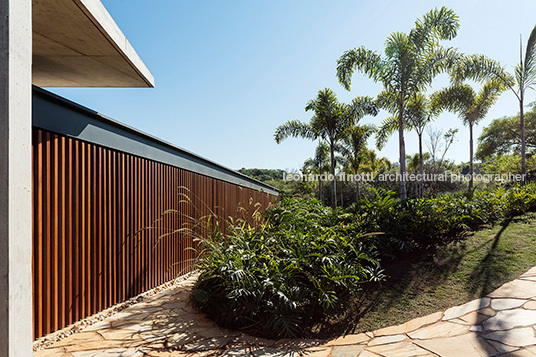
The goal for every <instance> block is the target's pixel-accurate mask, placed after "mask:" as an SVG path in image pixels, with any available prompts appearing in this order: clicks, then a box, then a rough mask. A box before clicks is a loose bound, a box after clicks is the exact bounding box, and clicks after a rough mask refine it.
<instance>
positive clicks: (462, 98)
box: [431, 80, 505, 191]
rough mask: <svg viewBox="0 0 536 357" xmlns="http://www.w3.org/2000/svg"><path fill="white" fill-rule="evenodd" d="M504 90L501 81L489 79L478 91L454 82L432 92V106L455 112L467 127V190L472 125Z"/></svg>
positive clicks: (471, 154) (471, 158) (471, 173)
mask: <svg viewBox="0 0 536 357" xmlns="http://www.w3.org/2000/svg"><path fill="white" fill-rule="evenodd" d="M504 90H505V87H504V84H503V83H502V82H501V81H498V80H491V81H488V82H486V83H485V84H484V86H483V87H482V89H481V90H480V91H479V92H478V93H475V91H474V90H473V88H472V87H471V86H470V85H468V84H464V83H456V84H453V85H452V86H451V87H449V88H445V89H443V90H440V91H438V92H435V93H434V94H432V97H431V103H432V107H434V108H436V110H448V111H451V112H454V113H457V114H458V115H459V117H460V118H461V119H462V121H463V124H464V125H467V126H468V127H469V171H470V175H471V177H470V180H469V191H471V190H472V189H473V126H474V125H476V124H478V122H479V121H480V120H482V119H483V118H484V117H485V116H486V114H487V113H488V111H489V109H490V108H491V106H492V105H493V104H494V103H495V102H496V101H497V99H498V98H499V96H500V95H501V93H502V92H503V91H504Z"/></svg>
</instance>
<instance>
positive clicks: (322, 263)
mask: <svg viewBox="0 0 536 357" xmlns="http://www.w3.org/2000/svg"><path fill="white" fill-rule="evenodd" d="M372 193H373V195H374V197H373V198H371V199H367V200H361V201H359V203H358V204H356V205H354V206H351V207H349V208H347V209H344V210H343V209H332V208H329V207H325V206H324V205H322V203H321V202H320V201H318V200H316V199H291V198H284V199H282V200H281V201H280V203H279V205H277V206H275V207H273V208H271V209H268V210H267V211H266V213H265V215H264V221H262V222H261V221H257V223H256V224H249V223H247V222H246V221H245V220H239V221H236V222H228V224H227V225H228V230H227V231H222V230H221V229H220V225H219V224H220V223H219V221H218V220H212V219H211V217H209V218H208V219H207V220H206V222H205V224H206V231H207V232H210V236H209V237H208V238H207V239H204V240H201V242H200V249H201V251H200V257H201V259H200V260H199V263H198V268H199V269H200V271H201V274H200V276H199V278H198V280H197V283H196V285H195V288H194V292H193V294H192V303H193V305H194V306H195V307H196V308H197V309H199V310H200V311H202V312H204V313H206V314H207V316H208V317H210V318H211V319H213V320H215V321H216V322H217V323H218V324H219V325H221V326H225V327H229V328H235V329H239V330H242V331H245V332H247V333H250V334H254V335H261V336H264V337H271V338H279V337H296V336H302V337H303V336H312V335H314V333H313V332H312V331H313V330H314V328H315V326H318V325H319V324H321V323H324V322H327V321H332V320H333V319H334V318H337V317H338V316H341V315H343V314H344V313H345V312H347V310H348V308H349V307H350V306H351V304H348V301H350V299H354V298H356V294H357V293H359V292H360V291H361V290H362V286H363V283H367V282H370V281H378V280H383V279H384V276H383V271H382V270H381V269H380V266H379V264H378V260H377V257H393V258H394V259H395V260H396V258H397V257H401V256H405V255H406V254H407V252H409V251H421V252H422V251H436V250H437V248H439V247H442V246H446V245H447V244H449V243H451V242H453V241H456V240H459V239H461V238H462V237H464V235H463V232H464V231H467V230H470V229H474V228H475V227H478V226H479V225H482V224H488V223H493V222H495V221H497V220H499V219H502V218H507V217H511V216H513V215H519V214H522V213H525V212H527V211H531V210H534V209H536V184H526V185H522V186H515V187H512V188H510V189H506V188H503V187H499V188H495V189H489V190H477V191H474V192H471V193H465V194H451V195H443V196H438V197H434V198H428V199H424V198H420V199H406V200H399V199H396V198H395V196H394V195H395V194H394V193H393V192H392V191H382V190H373V191H372ZM257 218H259V217H258V216H257ZM354 301H357V299H356V300H354Z"/></svg>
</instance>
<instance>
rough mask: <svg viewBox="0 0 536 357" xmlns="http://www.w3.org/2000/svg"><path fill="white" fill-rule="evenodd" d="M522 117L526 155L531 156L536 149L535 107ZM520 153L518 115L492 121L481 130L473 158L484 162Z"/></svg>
mask: <svg viewBox="0 0 536 357" xmlns="http://www.w3.org/2000/svg"><path fill="white" fill-rule="evenodd" d="M524 117H525V118H524V119H525V131H526V140H527V141H526V145H527V153H528V154H529V155H531V154H533V153H534V149H536V107H534V106H533V107H532V109H531V110H530V111H529V112H527V113H525V115H524ZM520 152H521V138H520V136H519V115H516V116H512V117H504V118H500V119H494V120H493V121H492V122H491V124H489V125H488V126H486V127H485V128H484V129H483V130H482V134H481V135H480V137H479V138H478V148H477V150H476V154H475V157H476V158H477V159H479V160H485V159H487V158H489V157H493V156H495V155H508V154H511V153H516V154H519V153H520ZM527 164H528V163H527ZM529 170H530V169H529Z"/></svg>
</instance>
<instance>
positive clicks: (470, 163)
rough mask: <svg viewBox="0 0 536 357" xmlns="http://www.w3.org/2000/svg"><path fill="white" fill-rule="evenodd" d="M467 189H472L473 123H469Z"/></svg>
mask: <svg viewBox="0 0 536 357" xmlns="http://www.w3.org/2000/svg"><path fill="white" fill-rule="evenodd" d="M469 174H470V175H471V177H470V178H469V191H472V190H473V124H472V123H470V124H469Z"/></svg>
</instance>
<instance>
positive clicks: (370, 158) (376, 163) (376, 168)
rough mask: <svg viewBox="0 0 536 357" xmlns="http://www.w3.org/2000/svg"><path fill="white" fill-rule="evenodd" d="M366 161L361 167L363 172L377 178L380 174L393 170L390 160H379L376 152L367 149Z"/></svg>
mask: <svg viewBox="0 0 536 357" xmlns="http://www.w3.org/2000/svg"><path fill="white" fill-rule="evenodd" d="M363 157H364V161H363V163H362V165H361V170H362V171H363V172H367V173H371V174H372V175H373V176H376V175H377V174H378V173H380V172H384V171H387V170H391V161H389V159H388V158H386V157H382V158H378V155H377V154H376V151H374V150H369V149H365V152H364V154H363Z"/></svg>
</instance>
